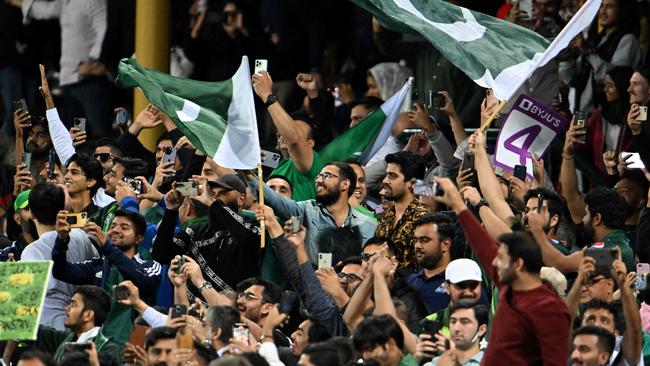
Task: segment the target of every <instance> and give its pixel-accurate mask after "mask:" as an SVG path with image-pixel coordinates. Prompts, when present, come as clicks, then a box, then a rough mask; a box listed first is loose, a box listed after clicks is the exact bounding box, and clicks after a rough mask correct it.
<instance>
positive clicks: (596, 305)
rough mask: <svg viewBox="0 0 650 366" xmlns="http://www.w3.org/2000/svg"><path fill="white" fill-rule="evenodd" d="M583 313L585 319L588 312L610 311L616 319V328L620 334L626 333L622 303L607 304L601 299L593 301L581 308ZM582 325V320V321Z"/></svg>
mask: <svg viewBox="0 0 650 366" xmlns="http://www.w3.org/2000/svg"><path fill="white" fill-rule="evenodd" d="M581 308H582V312H581V315H582V317H583V318H584V315H585V314H586V313H587V311H588V310H607V311H609V312H610V313H611V314H612V316H613V318H614V323H615V324H614V327H615V329H616V330H617V331H618V332H619V333H621V334H622V333H624V332H625V326H626V325H625V317H624V315H623V305H622V304H621V302H620V301H612V302H607V301H603V300H599V299H593V300H590V301H589V302H587V303H586V304H584V305H582V306H581ZM580 324H582V319H581V320H580Z"/></svg>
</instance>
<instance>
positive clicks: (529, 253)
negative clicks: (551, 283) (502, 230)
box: [497, 231, 544, 274]
mask: <svg viewBox="0 0 650 366" xmlns="http://www.w3.org/2000/svg"><path fill="white" fill-rule="evenodd" d="M497 241H498V242H499V243H501V245H505V246H507V247H508V255H509V256H510V259H511V261H512V262H514V261H516V260H517V259H519V258H521V259H522V260H523V262H524V268H525V269H526V271H527V272H528V273H536V274H539V271H540V270H541V269H542V266H543V265H544V261H543V260H542V251H541V249H540V248H539V245H538V244H537V243H535V242H534V240H533V239H532V238H531V236H530V234H529V233H528V232H521V231H518V232H512V233H507V234H502V235H501V236H499V238H498V240H497Z"/></svg>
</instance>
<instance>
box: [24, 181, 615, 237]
mask: <svg viewBox="0 0 650 366" xmlns="http://www.w3.org/2000/svg"><path fill="white" fill-rule="evenodd" d="M30 202H31V201H30ZM585 203H586V204H587V206H588V207H589V213H590V214H591V217H592V218H593V217H594V216H595V215H596V214H597V213H599V214H600V217H601V220H602V222H603V224H604V225H605V226H607V227H608V228H610V229H614V230H618V229H623V227H624V226H625V216H626V213H627V203H626V202H625V199H624V198H623V196H621V195H620V194H619V193H618V192H616V191H615V190H613V189H611V188H605V187H597V188H594V189H592V190H591V191H589V193H587V195H586V196H585Z"/></svg>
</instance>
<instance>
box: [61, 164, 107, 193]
mask: <svg viewBox="0 0 650 366" xmlns="http://www.w3.org/2000/svg"><path fill="white" fill-rule="evenodd" d="M71 163H75V164H77V165H78V166H79V168H80V169H81V171H82V172H83V174H84V175H85V176H86V179H93V180H95V185H93V186H92V187H90V197H92V196H94V195H95V193H97V190H98V189H99V187H101V186H102V184H103V183H104V168H103V167H102V164H101V163H100V162H99V161H97V159H95V157H94V156H92V155H88V154H74V155H72V156H71V157H70V159H68V161H67V163H66V166H65V167H66V169H68V167H69V166H70V164H71Z"/></svg>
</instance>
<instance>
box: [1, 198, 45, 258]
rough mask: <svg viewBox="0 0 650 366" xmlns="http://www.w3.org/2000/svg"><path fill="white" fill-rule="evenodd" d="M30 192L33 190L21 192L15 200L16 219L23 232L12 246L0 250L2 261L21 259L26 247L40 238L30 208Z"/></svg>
mask: <svg viewBox="0 0 650 366" xmlns="http://www.w3.org/2000/svg"><path fill="white" fill-rule="evenodd" d="M29 192H31V190H26V191H23V192H21V193H20V194H19V195H18V196H17V197H16V199H15V200H14V221H16V223H17V224H18V225H20V229H21V230H22V232H21V233H20V235H19V236H18V239H16V241H14V242H13V243H12V244H11V245H10V246H8V247H6V248H4V249H2V250H0V262H5V261H7V260H16V261H19V260H20V256H21V254H22V253H23V250H24V249H25V247H27V245H29V244H31V243H32V242H33V241H34V240H36V239H38V232H37V231H36V224H34V221H33V220H32V212H31V211H30V209H29Z"/></svg>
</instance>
